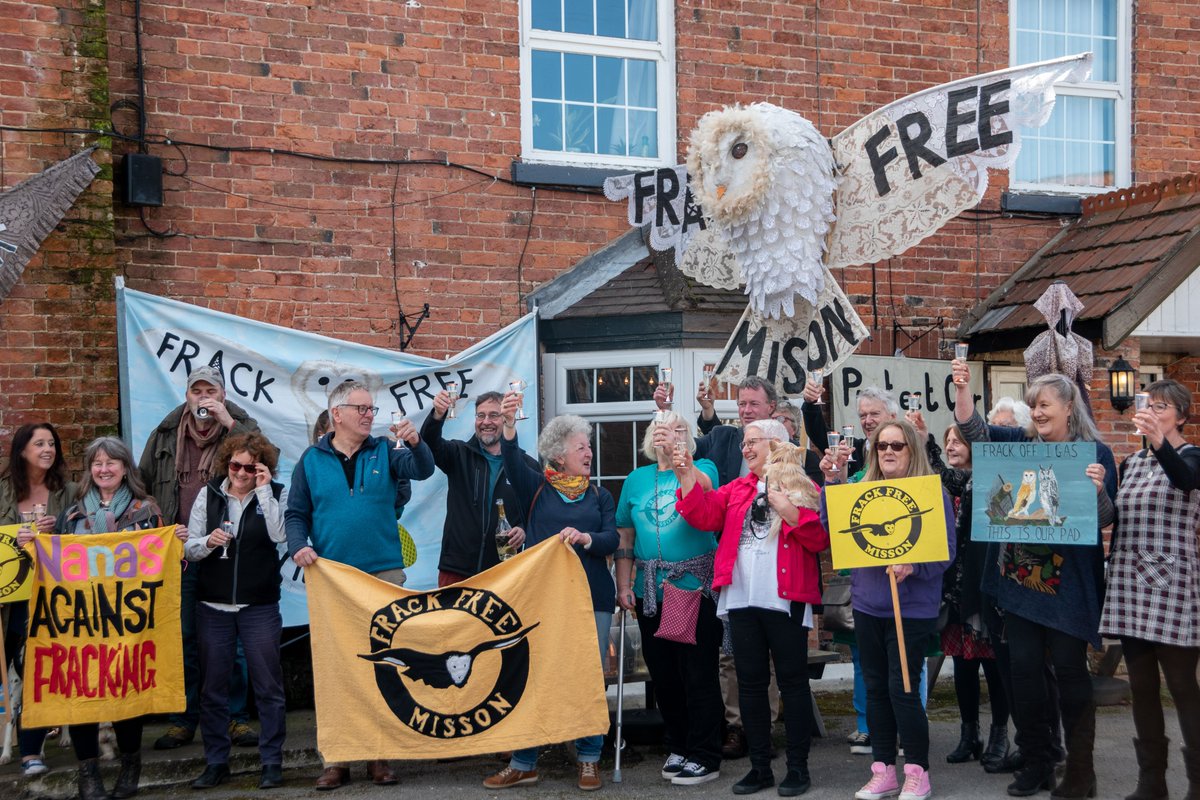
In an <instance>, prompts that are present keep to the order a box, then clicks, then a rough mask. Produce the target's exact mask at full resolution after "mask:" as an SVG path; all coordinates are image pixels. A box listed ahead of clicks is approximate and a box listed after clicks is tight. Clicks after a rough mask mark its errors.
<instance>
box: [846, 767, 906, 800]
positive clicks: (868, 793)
mask: <svg viewBox="0 0 1200 800" xmlns="http://www.w3.org/2000/svg"><path fill="white" fill-rule="evenodd" d="M898 794H900V783H899V782H898V781H897V780H896V767H895V766H893V765H891V764H885V763H883V762H882V761H876V762H875V763H874V764H872V765H871V780H869V781H867V785H866V786H864V787H863V788H861V789H859V790H858V791H857V792H855V793H854V799H855V800H884V798H886V797H895V796H896V795H898Z"/></svg>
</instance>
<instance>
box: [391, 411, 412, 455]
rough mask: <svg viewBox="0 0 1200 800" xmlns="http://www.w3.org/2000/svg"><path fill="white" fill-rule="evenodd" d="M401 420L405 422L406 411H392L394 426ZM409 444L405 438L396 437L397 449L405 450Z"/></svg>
mask: <svg viewBox="0 0 1200 800" xmlns="http://www.w3.org/2000/svg"><path fill="white" fill-rule="evenodd" d="M401 422H404V412H403V411H393V412H392V427H395V426H397V425H399V424H400V423H401ZM407 446H408V445H406V444H404V440H403V439H401V438H400V437H399V436H397V437H396V449H397V450H403V449H404V448H405V447H407Z"/></svg>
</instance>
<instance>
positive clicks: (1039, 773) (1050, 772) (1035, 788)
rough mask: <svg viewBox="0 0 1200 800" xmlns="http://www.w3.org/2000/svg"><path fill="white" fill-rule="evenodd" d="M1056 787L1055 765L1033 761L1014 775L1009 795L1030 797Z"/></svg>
mask: <svg viewBox="0 0 1200 800" xmlns="http://www.w3.org/2000/svg"><path fill="white" fill-rule="evenodd" d="M1053 785H1054V764H1052V763H1050V762H1048V761H1031V760H1028V759H1026V761H1025V765H1024V766H1023V767H1021V768H1020V769H1019V770H1017V772H1016V774H1015V775H1013V782H1012V783H1010V784H1009V785H1008V793H1009V794H1010V795H1012V796H1013V797H1030V796H1032V795H1035V794H1037V793H1038V792H1040V791H1042V790H1043V789H1049V788H1050V787H1051V786H1053Z"/></svg>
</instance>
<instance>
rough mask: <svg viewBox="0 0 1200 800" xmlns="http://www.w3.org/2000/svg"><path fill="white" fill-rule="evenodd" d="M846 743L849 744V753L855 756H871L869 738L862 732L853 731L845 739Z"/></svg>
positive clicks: (868, 735)
mask: <svg viewBox="0 0 1200 800" xmlns="http://www.w3.org/2000/svg"><path fill="white" fill-rule="evenodd" d="M846 741H847V742H849V743H850V752H851V753H853V754H854V755H856V756H869V755H871V736H870V734H867V733H863V732H862V731H855V732H854V733H852V734H850V735H849V736H847V737H846Z"/></svg>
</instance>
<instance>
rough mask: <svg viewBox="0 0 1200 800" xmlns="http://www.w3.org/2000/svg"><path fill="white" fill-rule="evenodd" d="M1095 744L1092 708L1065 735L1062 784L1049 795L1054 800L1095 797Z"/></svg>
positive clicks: (1094, 724) (1094, 715) (1094, 713)
mask: <svg viewBox="0 0 1200 800" xmlns="http://www.w3.org/2000/svg"><path fill="white" fill-rule="evenodd" d="M1095 743H1096V708H1095V706H1092V707H1091V708H1090V709H1088V710H1087V711H1085V712H1084V713H1083V714H1081V715H1080V717H1079V720H1078V721H1076V723H1075V725H1074V729H1073V730H1071V731H1070V732H1068V734H1067V766H1066V769H1065V770H1064V771H1063V778H1062V781H1060V782H1059V784H1058V786H1055V787H1054V791H1053V792H1051V793H1050V796H1051V797H1053V798H1055V800H1077V799H1078V798H1085V797H1095V796H1096V768H1095V765H1094V763H1093V761H1092V750H1093V748H1094V746H1095Z"/></svg>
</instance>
